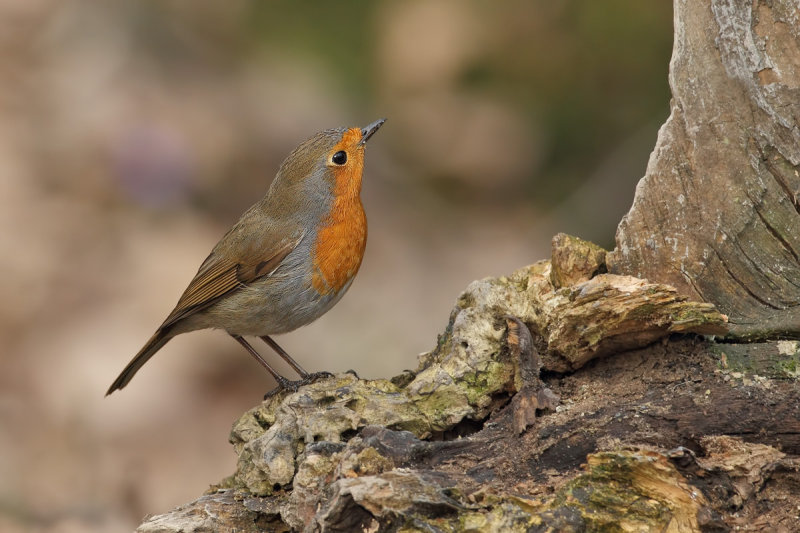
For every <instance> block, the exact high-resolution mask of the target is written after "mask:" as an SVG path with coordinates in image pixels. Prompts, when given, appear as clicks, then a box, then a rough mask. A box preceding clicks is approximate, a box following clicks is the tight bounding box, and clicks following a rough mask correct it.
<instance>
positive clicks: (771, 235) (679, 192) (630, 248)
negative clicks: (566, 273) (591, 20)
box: [608, 0, 800, 338]
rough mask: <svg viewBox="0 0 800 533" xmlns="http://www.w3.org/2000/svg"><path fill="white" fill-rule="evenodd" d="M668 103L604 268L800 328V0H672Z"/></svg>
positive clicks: (767, 324)
mask: <svg viewBox="0 0 800 533" xmlns="http://www.w3.org/2000/svg"><path fill="white" fill-rule="evenodd" d="M669 82H670V87H671V89H672V97H673V98H672V112H671V114H670V117H669V119H668V120H667V122H666V124H664V126H662V128H661V131H660V132H659V135H658V141H657V143H656V147H655V150H654V151H653V153H652V155H651V158H650V163H649V164H648V166H647V173H646V175H645V177H644V179H642V180H641V182H640V183H639V186H638V187H637V189H636V198H635V200H634V202H633V207H632V208H631V210H630V212H629V213H628V214H627V215H626V216H625V218H624V219H623V221H622V223H621V224H620V225H619V228H618V230H617V246H616V249H615V250H614V251H613V252H612V253H611V254H609V257H608V264H609V270H610V271H611V272H614V273H625V274H630V275H633V276H637V277H642V278H647V279H650V280H652V281H658V282H661V283H667V284H669V285H672V286H674V287H675V288H677V289H678V291H679V292H681V293H682V294H685V295H687V296H689V297H690V298H693V299H700V300H703V301H707V302H711V303H713V304H715V305H716V306H717V307H718V308H719V309H720V310H721V311H722V312H723V313H726V314H727V315H728V316H729V317H730V324H731V333H732V334H733V335H735V336H740V337H745V338H747V337H750V338H769V337H775V336H778V335H781V336H791V337H794V338H797V337H800V260H798V257H800V198H798V195H800V129H798V127H797V119H798V117H800V4H798V2H797V1H796V0H775V1H766V0H757V1H743V0H701V1H698V0H676V1H675V44H674V48H673V55H672V62H671V64H670V74H669Z"/></svg>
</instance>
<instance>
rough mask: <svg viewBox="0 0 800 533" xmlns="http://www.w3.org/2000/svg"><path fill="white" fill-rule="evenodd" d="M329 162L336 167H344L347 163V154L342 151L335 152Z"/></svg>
mask: <svg viewBox="0 0 800 533" xmlns="http://www.w3.org/2000/svg"><path fill="white" fill-rule="evenodd" d="M331 161H333V162H334V163H336V164H337V165H344V164H345V163H347V152H344V151H339V152H336V153H335V154H333V157H331Z"/></svg>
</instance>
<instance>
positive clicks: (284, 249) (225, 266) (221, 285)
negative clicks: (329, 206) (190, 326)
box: [161, 235, 303, 329]
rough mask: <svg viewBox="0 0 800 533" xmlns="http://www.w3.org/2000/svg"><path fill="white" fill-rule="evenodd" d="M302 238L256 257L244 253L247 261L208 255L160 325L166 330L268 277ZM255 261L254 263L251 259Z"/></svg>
mask: <svg viewBox="0 0 800 533" xmlns="http://www.w3.org/2000/svg"><path fill="white" fill-rule="evenodd" d="M302 238H303V236H302V235H300V237H298V238H296V239H292V240H284V241H281V242H280V243H278V245H277V246H274V247H271V248H269V249H267V250H264V251H262V252H261V253H258V254H244V255H245V256H246V257H249V258H250V259H251V260H250V261H237V262H234V261H230V260H228V259H224V258H223V257H222V256H221V255H219V254H216V253H215V252H216V249H215V251H214V252H211V255H209V256H208V257H207V258H206V260H205V261H203V264H202V265H201V266H200V270H198V272H197V274H196V275H195V277H194V279H193V280H192V281H191V283H189V286H188V287H187V288H186V290H185V291H184V292H183V295H182V296H181V297H180V299H179V300H178V303H177V305H176V306H175V309H173V310H172V312H171V313H170V314H169V316H168V317H167V318H166V320H164V323H163V324H162V325H161V329H164V328H167V327H169V326H171V325H173V324H175V323H176V322H178V321H179V320H182V319H184V318H186V317H187V316H190V315H193V314H194V313H197V312H198V311H201V310H203V309H205V308H207V307H208V306H209V305H211V304H212V303H214V302H215V301H216V300H218V299H219V298H221V297H222V296H225V295H226V294H229V293H231V292H233V291H235V290H237V289H239V288H241V287H243V286H247V284H249V283H252V282H253V281H255V280H257V279H260V278H263V277H264V276H268V275H270V274H271V273H272V272H273V271H274V270H275V269H276V268H278V266H280V264H281V262H283V260H284V259H285V258H286V256H287V255H289V253H290V252H291V251H292V250H294V249H295V247H297V245H298V244H299V243H300V241H301V240H302ZM252 258H257V260H255V261H254V260H252Z"/></svg>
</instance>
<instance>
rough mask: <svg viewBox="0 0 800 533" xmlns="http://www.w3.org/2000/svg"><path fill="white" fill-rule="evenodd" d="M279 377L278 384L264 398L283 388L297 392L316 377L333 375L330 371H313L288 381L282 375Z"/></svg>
mask: <svg viewBox="0 0 800 533" xmlns="http://www.w3.org/2000/svg"><path fill="white" fill-rule="evenodd" d="M279 377H280V379H277V382H278V386H277V387H275V388H274V389H272V390H271V391H269V392H268V393H266V394H265V395H264V399H265V400H266V399H267V398H271V397H272V396H275V395H276V394H278V393H279V392H281V391H283V390H285V391H289V392H297V390H298V389H299V388H300V387H302V386H303V385H308V384H310V383H314V382H315V381H317V380H318V379H322V378H330V377H333V374H331V373H330V372H314V373H313V374H306V375H305V376H303V377H301V378H300V379H298V380H296V381H290V380H288V379H286V378H285V377H283V376H279Z"/></svg>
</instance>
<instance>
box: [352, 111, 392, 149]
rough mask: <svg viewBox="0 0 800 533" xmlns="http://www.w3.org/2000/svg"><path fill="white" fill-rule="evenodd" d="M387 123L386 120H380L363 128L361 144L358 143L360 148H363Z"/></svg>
mask: <svg viewBox="0 0 800 533" xmlns="http://www.w3.org/2000/svg"><path fill="white" fill-rule="evenodd" d="M384 122H386V119H385V118H379V119H378V120H376V121H375V122H373V123H372V124H370V125H369V126H365V127H363V128H361V142H359V143H358V145H359V146H362V145H364V144H366V143H367V141H368V140H369V138H370V137H372V135H373V134H374V133H375V132H376V131H378V128H380V127H381V126H383V123H384Z"/></svg>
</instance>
